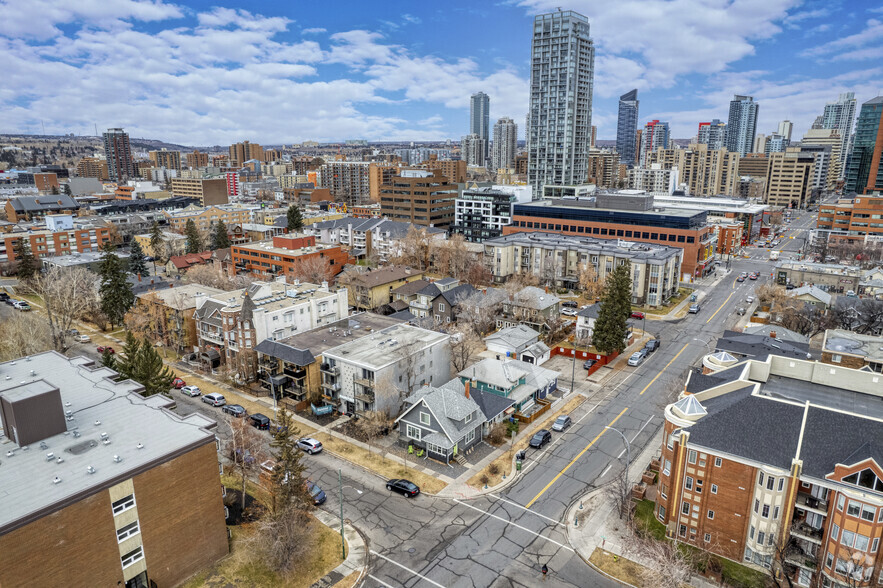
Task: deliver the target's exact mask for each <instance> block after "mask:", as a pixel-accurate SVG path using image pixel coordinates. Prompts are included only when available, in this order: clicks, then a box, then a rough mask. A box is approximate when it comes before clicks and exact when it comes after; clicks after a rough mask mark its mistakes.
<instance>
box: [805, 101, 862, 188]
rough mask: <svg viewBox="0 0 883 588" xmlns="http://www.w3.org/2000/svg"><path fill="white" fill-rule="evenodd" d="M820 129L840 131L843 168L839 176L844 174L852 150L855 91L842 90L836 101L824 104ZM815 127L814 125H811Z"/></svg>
mask: <svg viewBox="0 0 883 588" xmlns="http://www.w3.org/2000/svg"><path fill="white" fill-rule="evenodd" d="M820 122H821V126H820V127H818V128H820V129H837V130H838V131H840V140H841V141H842V143H841V145H840V154H841V156H842V157H841V164H842V166H843V169H842V171H841V177H845V176H846V166H847V165H848V163H849V154H850V153H851V152H852V140H853V127H854V126H855V92H844V93H843V94H840V96H838V98H837V102H828V103H827V104H825V111H824V112H823V113H822V116H821V121H820ZM813 128H815V126H813Z"/></svg>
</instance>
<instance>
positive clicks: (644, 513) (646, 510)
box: [635, 500, 665, 541]
mask: <svg viewBox="0 0 883 588" xmlns="http://www.w3.org/2000/svg"><path fill="white" fill-rule="evenodd" d="M635 523H637V524H638V525H639V527H646V528H647V530H648V531H650V534H651V535H653V538H654V539H656V540H657V541H662V540H663V539H665V525H663V524H662V523H660V522H659V520H658V519H657V518H656V503H655V502H654V501H652V500H641V501H640V502H638V505H637V507H635Z"/></svg>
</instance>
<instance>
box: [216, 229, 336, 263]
mask: <svg viewBox="0 0 883 588" xmlns="http://www.w3.org/2000/svg"><path fill="white" fill-rule="evenodd" d="M268 226H269V225H268ZM270 228H272V227H270ZM233 247H234V248H236V249H240V250H245V251H262V252H264V251H265V252H267V253H276V254H278V255H288V256H293V257H300V256H301V255H307V254H309V253H316V252H317V251H327V250H329V249H338V248H339V247H340V245H337V244H325V243H316V244H315V245H310V246H309V247H302V248H301V249H286V248H285V247H274V246H273V242H272V241H258V242H256V243H243V244H242V245H233Z"/></svg>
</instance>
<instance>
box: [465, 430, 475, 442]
mask: <svg viewBox="0 0 883 588" xmlns="http://www.w3.org/2000/svg"><path fill="white" fill-rule="evenodd" d="M473 441H475V429H472V430H471V431H469V432H468V433H466V440H465V443H472V442H473Z"/></svg>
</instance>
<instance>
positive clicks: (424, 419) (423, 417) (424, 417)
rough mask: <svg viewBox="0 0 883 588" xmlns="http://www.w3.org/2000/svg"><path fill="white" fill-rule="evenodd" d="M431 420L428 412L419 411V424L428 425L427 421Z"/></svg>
mask: <svg viewBox="0 0 883 588" xmlns="http://www.w3.org/2000/svg"><path fill="white" fill-rule="evenodd" d="M431 422H432V419H431V418H430V417H429V413H428V412H421V413H420V424H421V425H429V423H431Z"/></svg>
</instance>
